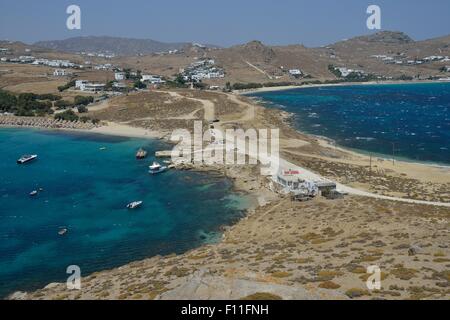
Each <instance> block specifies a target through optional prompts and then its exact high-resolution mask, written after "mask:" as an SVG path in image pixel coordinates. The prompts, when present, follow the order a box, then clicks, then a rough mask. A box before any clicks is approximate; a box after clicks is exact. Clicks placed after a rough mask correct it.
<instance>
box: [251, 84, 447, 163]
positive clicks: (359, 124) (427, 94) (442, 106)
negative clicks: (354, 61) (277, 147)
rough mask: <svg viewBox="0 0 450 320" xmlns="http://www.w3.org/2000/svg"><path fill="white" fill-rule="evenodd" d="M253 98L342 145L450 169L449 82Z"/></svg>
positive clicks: (303, 90)
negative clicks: (444, 166) (284, 112)
mask: <svg viewBox="0 0 450 320" xmlns="http://www.w3.org/2000/svg"><path fill="white" fill-rule="evenodd" d="M251 96H253V97H257V98H260V99H262V100H263V101H264V102H265V103H266V104H267V106H269V107H276V108H282V109H284V110H286V111H288V112H292V113H293V114H294V117H293V119H292V122H293V124H294V126H296V127H297V128H298V129H299V130H301V131H304V132H307V133H312V134H315V135H320V136H324V137H327V138H330V139H333V140H334V141H336V143H337V144H338V145H341V146H344V147H348V148H352V149H358V150H362V151H364V152H370V153H375V154H381V155H385V156H387V157H391V156H392V152H393V149H394V156H395V157H401V158H403V159H408V160H412V161H419V162H433V163H439V164H446V165H449V164H450V83H422V84H400V85H353V86H332V87H316V88H300V89H295V90H287V91H274V92H262V93H256V94H252V95H251Z"/></svg>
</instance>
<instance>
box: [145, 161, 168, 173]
mask: <svg viewBox="0 0 450 320" xmlns="http://www.w3.org/2000/svg"><path fill="white" fill-rule="evenodd" d="M149 169H150V170H149V172H148V173H150V174H158V173H162V172H164V171H166V170H167V167H166V166H161V165H160V164H159V163H158V162H153V164H152V165H151V166H149Z"/></svg>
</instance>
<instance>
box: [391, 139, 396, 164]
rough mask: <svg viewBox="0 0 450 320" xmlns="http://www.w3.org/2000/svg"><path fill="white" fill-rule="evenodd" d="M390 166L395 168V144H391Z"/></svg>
mask: <svg viewBox="0 0 450 320" xmlns="http://www.w3.org/2000/svg"><path fill="white" fill-rule="evenodd" d="M392 165H393V166H395V142H392Z"/></svg>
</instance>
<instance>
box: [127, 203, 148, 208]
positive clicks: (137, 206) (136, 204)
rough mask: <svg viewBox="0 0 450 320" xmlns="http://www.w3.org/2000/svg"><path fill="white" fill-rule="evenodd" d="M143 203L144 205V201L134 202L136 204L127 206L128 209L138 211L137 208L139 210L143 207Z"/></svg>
mask: <svg viewBox="0 0 450 320" xmlns="http://www.w3.org/2000/svg"><path fill="white" fill-rule="evenodd" d="M143 203H144V202H143V201H134V202H131V203H129V204H127V208H128V209H136V208H139V207H140V206H142V204H143Z"/></svg>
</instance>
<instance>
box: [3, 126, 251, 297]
mask: <svg viewBox="0 0 450 320" xmlns="http://www.w3.org/2000/svg"><path fill="white" fill-rule="evenodd" d="M141 146H143V147H145V148H146V149H147V150H148V151H149V154H150V155H152V154H154V152H155V151H156V150H161V149H164V148H167V147H168V146H167V145H165V144H164V143H163V142H160V141H156V140H139V139H126V138H119V137H109V136H101V135H88V134H64V133H56V132H46V131H38V130H22V129H0V152H1V153H0V297H2V296H5V295H6V294H9V293H10V292H12V291H15V290H30V289H34V288H38V287H41V286H44V285H46V284H47V283H49V282H54V281H65V279H66V278H67V275H66V274H65V271H66V267H67V266H68V265H73V264H74V265H78V266H80V268H81V272H82V275H87V274H89V273H92V272H94V271H99V270H104V269H108V268H112V267H116V266H120V265H123V264H126V263H128V262H130V261H134V260H139V259H143V258H146V257H150V256H154V255H157V254H170V253H181V252H184V251H187V250H189V249H192V248H194V247H196V246H199V245H201V244H202V243H205V242H211V241H215V240H217V239H219V238H220V226H223V225H227V224H231V223H233V222H234V221H236V220H237V219H238V218H240V217H241V216H242V215H243V214H244V210H245V208H246V207H247V205H248V201H247V200H248V199H246V198H245V196H241V195H239V194H237V193H235V192H233V191H232V184H231V182H230V181H229V180H228V179H225V178H221V177H214V176H211V175H208V174H206V173H196V172H186V171H184V172H179V171H169V172H167V173H164V174H161V175H157V176H151V175H149V174H148V173H147V167H148V165H149V163H150V162H151V161H152V160H153V158H152V157H149V158H148V159H146V160H145V161H137V160H135V158H134V155H135V152H136V150H137V149H138V148H139V147H141ZM102 147H106V148H107V149H106V150H104V151H100V150H99V149H100V148H102ZM34 153H36V154H38V155H39V159H38V160H37V161H36V162H33V163H30V164H27V165H23V166H19V165H17V164H16V159H17V158H18V157H20V156H21V155H22V154H34ZM38 188H43V189H44V191H42V192H41V193H39V195H38V196H37V197H35V198H32V197H30V196H29V195H28V194H29V193H30V192H31V191H32V190H35V189H38ZM135 200H143V201H144V205H143V207H142V208H140V209H138V210H135V211H129V210H127V209H125V206H126V204H127V203H129V202H131V201H135ZM63 226H66V227H67V228H68V229H69V232H68V233H67V235H66V236H63V237H61V236H59V235H58V230H59V228H60V227H63Z"/></svg>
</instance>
